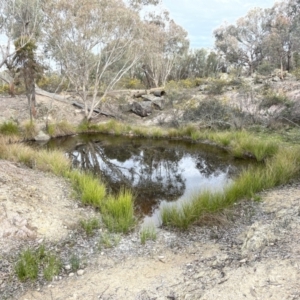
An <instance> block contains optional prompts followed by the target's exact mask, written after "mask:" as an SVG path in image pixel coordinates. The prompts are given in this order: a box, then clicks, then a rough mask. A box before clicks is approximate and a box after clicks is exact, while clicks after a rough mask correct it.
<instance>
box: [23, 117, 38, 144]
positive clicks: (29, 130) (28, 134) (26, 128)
mask: <svg viewBox="0 0 300 300" xmlns="http://www.w3.org/2000/svg"><path fill="white" fill-rule="evenodd" d="M21 132H22V136H23V138H24V139H25V140H32V139H33V138H34V137H35V136H37V134H38V129H37V127H36V124H35V123H34V122H31V121H27V122H25V123H24V124H22V126H21Z"/></svg>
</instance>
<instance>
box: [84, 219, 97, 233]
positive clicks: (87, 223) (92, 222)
mask: <svg viewBox="0 0 300 300" xmlns="http://www.w3.org/2000/svg"><path fill="white" fill-rule="evenodd" d="M80 226H81V228H82V229H83V230H84V231H85V233H86V235H87V236H92V235H93V234H94V233H95V230H96V229H99V228H100V222H99V220H98V219H97V218H91V219H88V220H81V221H80Z"/></svg>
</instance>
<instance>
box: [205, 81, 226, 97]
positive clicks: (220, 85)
mask: <svg viewBox="0 0 300 300" xmlns="http://www.w3.org/2000/svg"><path fill="white" fill-rule="evenodd" d="M228 84H229V83H228V82H227V81H226V80H223V79H214V80H211V81H210V82H209V84H208V86H207V88H206V91H207V92H208V94H211V95H221V94H222V93H223V91H224V87H225V86H227V85H228Z"/></svg>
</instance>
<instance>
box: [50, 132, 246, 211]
mask: <svg viewBox="0 0 300 300" xmlns="http://www.w3.org/2000/svg"><path fill="white" fill-rule="evenodd" d="M47 147H48V148H56V147H59V148H62V149H64V151H65V152H66V153H67V155H68V156H69V157H70V159H71V160H72V163H73V166H74V167H77V168H81V169H84V170H89V171H92V172H94V173H95V174H97V175H98V176H100V177H101V179H102V180H104V181H105V182H106V185H107V187H108V188H109V189H110V192H118V191H119V190H120V188H121V187H127V188H130V189H132V190H133V192H134V194H135V196H136V210H137V212H140V213H142V214H144V215H145V214H146V215H152V213H153V211H155V209H157V208H158V207H159V205H160V203H165V204H167V203H170V202H173V201H175V200H176V201H178V202H180V201H184V199H186V198H187V197H188V196H190V195H192V194H193V193H197V192H199V191H201V190H218V189H222V188H223V187H224V186H225V185H226V184H227V183H228V181H230V180H231V178H232V176H233V175H234V174H236V173H237V172H238V171H239V170H240V169H241V168H242V167H243V166H245V165H247V164H249V162H247V161H236V160H234V159H233V158H232V157H231V156H230V155H228V154H227V153H225V152H224V151H221V150H219V149H217V148H215V147H213V146H209V145H199V144H193V143H187V142H182V141H167V140H150V139H149V140H147V139H136V138H124V137H114V136H107V135H90V136H87V135H79V136H76V137H68V138H63V139H56V140H51V141H50V142H49V143H48V144H47Z"/></svg>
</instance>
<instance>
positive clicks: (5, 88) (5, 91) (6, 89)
mask: <svg viewBox="0 0 300 300" xmlns="http://www.w3.org/2000/svg"><path fill="white" fill-rule="evenodd" d="M9 91H10V88H9V85H8V84H2V85H1V87H0V94H1V95H7V94H9Z"/></svg>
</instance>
